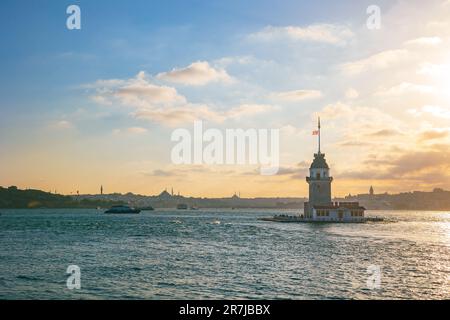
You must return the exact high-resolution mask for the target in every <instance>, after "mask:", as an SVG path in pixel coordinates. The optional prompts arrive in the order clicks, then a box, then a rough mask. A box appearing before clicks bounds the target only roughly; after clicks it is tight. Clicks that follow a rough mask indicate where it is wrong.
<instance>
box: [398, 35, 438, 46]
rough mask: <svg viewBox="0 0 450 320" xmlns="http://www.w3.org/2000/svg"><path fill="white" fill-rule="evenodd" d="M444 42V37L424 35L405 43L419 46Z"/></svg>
mask: <svg viewBox="0 0 450 320" xmlns="http://www.w3.org/2000/svg"><path fill="white" fill-rule="evenodd" d="M441 43H442V39H441V38H439V37H422V38H417V39H413V40H409V41H406V42H405V45H407V46H410V45H418V46H437V45H440V44H441Z"/></svg>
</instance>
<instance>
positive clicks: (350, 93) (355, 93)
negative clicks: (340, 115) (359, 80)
mask: <svg viewBox="0 0 450 320" xmlns="http://www.w3.org/2000/svg"><path fill="white" fill-rule="evenodd" d="M345 97H346V98H347V99H356V98H358V97H359V92H358V91H356V89H353V88H348V89H347V91H345Z"/></svg>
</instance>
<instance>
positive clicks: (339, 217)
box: [303, 118, 365, 222]
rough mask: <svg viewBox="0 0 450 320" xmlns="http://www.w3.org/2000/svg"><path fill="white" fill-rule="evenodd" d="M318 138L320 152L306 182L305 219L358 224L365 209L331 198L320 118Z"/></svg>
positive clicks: (315, 157) (362, 217)
mask: <svg viewBox="0 0 450 320" xmlns="http://www.w3.org/2000/svg"><path fill="white" fill-rule="evenodd" d="M313 134H314V135H317V136H318V145H319V149H318V152H317V153H315V154H314V160H313V162H312V163H311V167H310V168H309V176H308V177H306V182H307V183H308V184H309V201H308V202H305V203H304V214H303V218H305V219H308V220H314V221H339V222H358V221H363V220H364V210H365V208H364V207H362V206H360V205H359V203H358V202H347V201H346V202H333V201H332V198H331V182H333V177H331V176H330V167H329V166H328V164H327V161H326V160H325V154H324V153H322V152H321V151H320V118H319V122H318V130H316V131H314V132H313Z"/></svg>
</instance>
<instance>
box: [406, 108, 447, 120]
mask: <svg viewBox="0 0 450 320" xmlns="http://www.w3.org/2000/svg"><path fill="white" fill-rule="evenodd" d="M408 112H409V113H410V114H412V115H414V116H416V117H420V116H421V115H423V114H430V115H432V116H434V117H437V118H441V119H450V108H449V107H441V106H431V105H428V106H423V107H422V108H420V109H419V110H418V109H409V110H408Z"/></svg>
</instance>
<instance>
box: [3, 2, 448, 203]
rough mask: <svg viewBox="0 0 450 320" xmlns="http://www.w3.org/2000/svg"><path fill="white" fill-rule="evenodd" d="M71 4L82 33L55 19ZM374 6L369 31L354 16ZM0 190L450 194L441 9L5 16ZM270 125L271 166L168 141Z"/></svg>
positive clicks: (261, 8)
mask: <svg viewBox="0 0 450 320" xmlns="http://www.w3.org/2000/svg"><path fill="white" fill-rule="evenodd" d="M70 5H78V6H79V7H80V10H81V29H80V30H69V29H68V28H67V26H66V20H67V19H68V17H69V14H67V13H66V9H67V7H68V6H70ZM370 5H376V6H378V7H379V8H380V18H381V20H380V28H378V29H373V28H368V26H367V20H368V18H369V16H370V14H368V13H367V8H368V7H369V6H370ZM0 8H1V10H0V30H1V31H0V32H1V43H2V44H1V46H0V70H1V72H0V185H2V186H9V185H16V186H18V187H20V188H35V189H41V190H45V191H50V190H51V191H52V192H55V191H56V192H58V193H63V194H74V193H76V192H77V191H79V192H80V193H98V192H99V190H100V185H103V188H104V190H105V192H106V193H111V192H121V193H126V192H133V193H139V194H146V195H152V194H158V193H160V192H161V191H162V190H164V189H166V188H167V189H169V190H170V189H171V188H172V187H173V188H174V190H175V192H180V193H181V194H182V195H186V196H202V197H222V196H231V195H232V194H234V193H235V192H240V193H241V195H242V196H243V197H260V196H261V197H269V196H270V197H277V196H280V197H284V196H290V197H302V196H307V192H308V190H307V188H308V186H307V184H306V182H305V176H306V175H307V173H308V168H309V165H310V163H311V161H312V158H313V154H314V153H315V152H317V141H316V139H317V138H316V137H315V136H312V135H311V132H312V130H315V127H316V125H317V117H318V116H320V117H321V123H322V131H321V139H322V152H324V153H325V154H326V159H327V161H328V164H329V165H330V167H331V175H332V176H333V177H334V181H333V186H332V187H333V195H334V196H344V195H347V194H349V193H350V194H358V193H367V192H368V189H369V187H370V186H371V185H373V187H374V189H375V192H376V193H382V192H390V193H396V192H406V191H412V190H424V191H430V190H432V189H434V188H444V189H450V145H449V142H450V1H449V0H430V1H419V0H412V1H400V0H399V1H395V0H391V1H373V0H371V1H339V2H337V1H282V2H280V1H267V0H258V1H250V0H247V1H215V0H209V1H142V0H134V1H124V0H110V1H106V0H105V1H103V0H95V1H92V0H91V1H87V0H85V1H48V0H42V1H31V0H30V1H24V0H14V1H12V0H3V1H2V2H1V4H0ZM199 120H202V121H203V125H204V127H205V128H212V129H217V130H219V131H221V132H225V130H227V129H245V130H246V129H256V130H259V129H268V130H270V129H274V130H279V132H280V153H279V155H280V169H279V171H278V173H277V174H276V175H271V176H265V175H261V174H260V171H259V170H258V165H250V164H245V165H239V164H234V165H219V164H214V165H209V164H196V165H190V164H176V163H174V162H173V160H172V158H171V151H172V149H173V147H174V145H175V143H174V141H172V140H171V135H172V133H173V132H174V130H176V129H179V128H185V129H187V130H190V131H192V130H193V125H194V121H199Z"/></svg>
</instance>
